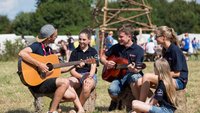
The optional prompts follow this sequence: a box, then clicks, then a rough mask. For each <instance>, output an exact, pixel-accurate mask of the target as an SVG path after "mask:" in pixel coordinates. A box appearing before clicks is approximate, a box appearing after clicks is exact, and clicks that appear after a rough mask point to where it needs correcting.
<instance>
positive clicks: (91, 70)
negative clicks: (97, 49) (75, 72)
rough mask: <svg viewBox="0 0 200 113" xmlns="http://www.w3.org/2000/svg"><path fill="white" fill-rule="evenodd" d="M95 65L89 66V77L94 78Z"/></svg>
mask: <svg viewBox="0 0 200 113" xmlns="http://www.w3.org/2000/svg"><path fill="white" fill-rule="evenodd" d="M96 67H97V65H96V64H91V69H90V76H94V74H95V72H96Z"/></svg>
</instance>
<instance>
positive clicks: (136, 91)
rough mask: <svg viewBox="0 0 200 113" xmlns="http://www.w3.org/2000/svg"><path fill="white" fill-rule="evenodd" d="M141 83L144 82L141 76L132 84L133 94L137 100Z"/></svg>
mask: <svg viewBox="0 0 200 113" xmlns="http://www.w3.org/2000/svg"><path fill="white" fill-rule="evenodd" d="M140 84H142V78H140V79H138V80H137V81H136V82H134V83H131V84H130V87H131V91H132V94H133V96H134V97H135V99H136V100H139V95H140Z"/></svg>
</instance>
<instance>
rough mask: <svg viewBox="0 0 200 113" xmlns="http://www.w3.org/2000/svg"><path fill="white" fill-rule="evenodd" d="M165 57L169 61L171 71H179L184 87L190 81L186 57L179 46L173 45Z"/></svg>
mask: <svg viewBox="0 0 200 113" xmlns="http://www.w3.org/2000/svg"><path fill="white" fill-rule="evenodd" d="M163 57H164V58H165V59H166V60H167V61H168V63H169V65H170V68H171V71H179V72H180V76H179V77H178V79H180V80H181V81H182V82H183V83H184V87H185V86H186V84H187V81H188V67H187V63H186V59H185V56H184V54H183V52H182V51H181V50H180V48H179V47H178V46H176V45H175V44H173V43H172V44H171V45H170V46H169V48H168V49H167V50H166V52H165V53H164V55H163Z"/></svg>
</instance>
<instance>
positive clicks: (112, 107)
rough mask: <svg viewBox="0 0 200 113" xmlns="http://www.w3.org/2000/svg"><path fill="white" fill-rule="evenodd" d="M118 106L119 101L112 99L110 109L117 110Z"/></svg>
mask: <svg viewBox="0 0 200 113" xmlns="http://www.w3.org/2000/svg"><path fill="white" fill-rule="evenodd" d="M116 108H117V102H116V101H113V100H111V102H110V106H109V108H108V111H113V110H115V109H116Z"/></svg>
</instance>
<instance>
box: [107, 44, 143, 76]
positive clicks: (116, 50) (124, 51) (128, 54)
mask: <svg viewBox="0 0 200 113" xmlns="http://www.w3.org/2000/svg"><path fill="white" fill-rule="evenodd" d="M105 55H106V56H107V57H109V56H112V55H114V56H116V57H121V58H125V59H127V60H128V62H129V63H131V62H135V63H141V62H143V60H144V50H143V49H142V48H141V47H140V46H138V45H137V44H135V43H134V44H132V45H131V46H130V47H128V48H126V47H125V46H123V45H120V44H115V45H113V46H112V47H111V48H110V49H109V50H108V51H106V52H105ZM141 74H142V72H141Z"/></svg>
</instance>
